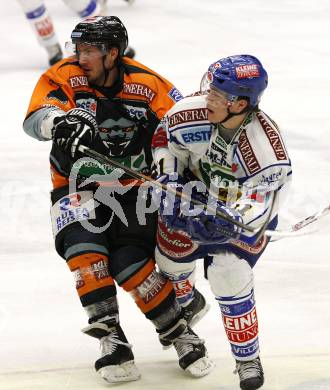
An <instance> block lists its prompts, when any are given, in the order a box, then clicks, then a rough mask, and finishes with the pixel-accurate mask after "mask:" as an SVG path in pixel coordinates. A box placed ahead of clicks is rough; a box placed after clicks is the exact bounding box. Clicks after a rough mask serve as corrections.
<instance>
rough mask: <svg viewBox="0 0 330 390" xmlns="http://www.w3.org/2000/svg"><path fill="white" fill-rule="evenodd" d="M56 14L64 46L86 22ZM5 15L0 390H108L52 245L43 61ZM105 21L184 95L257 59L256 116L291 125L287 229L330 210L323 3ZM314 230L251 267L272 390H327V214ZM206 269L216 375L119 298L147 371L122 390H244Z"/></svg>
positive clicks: (190, 9)
mask: <svg viewBox="0 0 330 390" xmlns="http://www.w3.org/2000/svg"><path fill="white" fill-rule="evenodd" d="M47 4H48V6H49V9H50V11H51V13H52V16H53V20H54V23H55V26H56V29H57V33H58V36H59V38H60V40H61V42H62V43H64V42H65V41H66V40H68V38H69V35H70V32H71V29H72V27H73V26H74V25H75V24H76V23H77V22H78V18H77V17H76V16H75V15H74V14H72V13H71V11H69V10H68V9H67V8H66V7H65V5H64V4H63V3H62V2H61V1H60V0H52V1H48V2H47ZM1 7H2V11H1V16H2V20H1V23H0V36H1V37H2V40H1V41H2V48H3V49H2V52H1V57H0V86H1V135H0V136H1V142H0V159H1V186H0V207H1V214H0V215H1V235H0V248H1V254H0V264H1V269H0V389H1V390H14V389H15V390H16V389H24V390H39V389H45V390H57V389H66V390H76V389H77V390H78V389H79V390H85V389H102V388H106V387H107V385H106V384H104V383H102V381H101V379H99V378H98V376H97V375H96V374H95V373H94V371H93V368H92V365H93V361H94V360H95V358H96V357H97V354H98V348H97V345H96V343H95V341H94V340H93V339H90V338H89V337H87V336H84V335H83V334H81V333H80V332H79V329H80V328H81V327H83V326H85V324H86V317H85V314H84V312H83V311H82V310H81V308H80V304H79V301H78V299H77V297H76V292H75V289H74V285H73V282H72V276H71V274H70V272H69V271H68V269H67V268H66V265H65V263H64V261H63V260H61V259H60V258H59V257H58V256H57V254H56V253H55V250H54V249H53V242H52V237H51V226H50V222H49V211H48V209H49V200H48V192H49V189H50V180H49V172H48V152H49V148H50V145H49V143H41V142H37V141H36V140H34V139H32V138H29V137H28V136H27V135H25V134H24V133H23V130H22V126H21V124H22V121H23V118H24V115H25V112H26V109H27V106H28V102H29V99H30V96H31V93H32V90H33V88H34V85H35V83H36V81H37V79H38V77H39V76H40V74H41V73H42V72H43V71H44V70H45V69H46V67H47V58H46V54H45V52H44V50H43V49H42V48H41V47H39V46H38V44H37V42H36V40H35V38H34V36H33V35H32V32H31V30H30V26H29V25H28V23H27V22H26V20H25V18H24V16H23V14H22V12H21V10H20V8H19V5H18V4H17V3H16V2H15V1H9V2H1ZM109 12H110V13H112V14H115V15H118V16H119V17H121V18H122V19H123V21H124V22H125V23H126V25H127V28H128V31H129V36H130V43H131V45H132V46H133V47H134V48H135V49H136V51H137V60H139V61H141V62H142V63H145V64H146V65H148V66H149V67H151V68H153V69H154V70H156V71H158V72H159V73H161V74H162V75H164V76H166V77H167V78H168V79H170V80H171V81H173V82H174V83H175V84H176V85H177V87H178V88H179V89H180V90H181V91H182V92H183V93H184V94H188V93H190V92H192V91H194V90H196V89H197V88H198V86H199V80H200V78H201V76H202V74H203V73H204V71H205V70H206V68H207V66H208V65H209V63H211V62H213V61H215V60H216V59H218V58H221V57H224V56H227V55H230V54H242V53H250V54H254V55H256V56H257V57H259V58H260V59H261V61H262V62H263V64H264V66H265V67H266V68H267V70H268V72H269V76H270V83H269V88H268V90H267V91H266V92H265V95H264V97H263V99H262V104H261V107H262V108H263V109H264V111H266V112H267V113H268V114H269V115H270V116H271V117H273V118H274V119H275V120H276V121H277V122H278V123H279V124H280V126H281V127H282V129H283V133H284V136H285V138H286V140H287V145H288V148H289V151H290V155H291V158H292V161H293V167H294V179H293V186H292V192H291V195H290V198H289V202H288V204H287V207H286V209H285V210H284V213H283V220H282V227H283V228H285V227H286V226H288V224H291V223H294V222H296V221H297V220H300V219H302V218H304V217H305V216H307V215H309V214H311V213H313V212H315V211H317V210H319V209H320V208H323V207H325V206H326V205H327V204H329V203H330V183H329V182H330V180H329V172H330V157H329V150H330V141H329V134H330V120H329V113H328V111H329V108H328V106H327V105H328V102H329V91H330V77H329V69H330V53H329V38H330V36H329V35H330V33H329V32H330V28H329V19H330V3H329V1H328V0H318V1H317V2H311V1H307V0H288V1H284V0H267V1H261V0H259V1H257V0H232V1H225V0H204V1H201V0H167V1H154V0H136V2H135V3H134V5H133V6H132V7H128V6H127V5H126V3H125V2H124V1H122V0H113V1H111V0H109ZM319 227H320V230H319V231H318V232H317V233H315V234H313V235H310V236H305V237H300V238H295V239H290V240H289V239H286V240H281V241H278V242H276V243H273V244H271V245H270V246H269V248H268V250H267V251H266V252H265V254H264V256H263V257H262V259H261V260H260V262H259V263H258V264H257V266H256V268H255V280H256V298H257V303H258V314H259V320H260V330H261V333H260V341H261V348H262V361H263V364H264V368H265V372H266V383H265V386H264V389H266V390H321V389H322V390H329V389H330V341H329V324H330V284H329V280H330V261H329V260H330V255H329V253H330V239H329V238H330V237H329V228H330V217H326V218H325V219H324V220H323V221H322V223H320V225H319ZM199 271H200V272H199V278H198V286H199V288H200V290H201V291H202V292H203V293H204V294H205V295H206V296H207V298H208V300H209V301H210V303H211V305H212V309H211V311H210V312H209V313H208V315H207V317H205V319H204V320H203V321H202V322H201V323H200V324H199V325H198V327H197V331H198V333H199V334H200V336H201V337H204V338H205V339H206V342H207V345H208V349H209V353H210V355H211V356H212V357H213V359H214V360H215V361H216V364H217V367H216V369H215V370H214V371H213V373H212V374H210V375H209V376H207V377H205V378H202V379H197V380H196V379H191V378H188V377H187V376H186V375H185V374H184V373H183V372H181V371H180V369H179V367H178V364H177V359H176V355H175V352H174V351H173V350H168V351H162V349H161V347H160V345H159V343H158V341H157V337H156V334H155V332H154V331H153V329H152V326H151V325H150V324H149V323H148V322H147V321H146V320H145V319H144V317H143V316H142V315H141V314H140V313H139V311H138V310H137V308H136V307H135V305H134V304H133V302H132V301H131V298H130V297H129V296H128V295H127V294H125V293H122V292H121V291H119V300H120V311H121V321H122V324H123V327H124V329H125V331H126V333H127V336H128V338H129V341H130V342H131V343H133V344H134V353H135V356H136V362H137V365H138V367H139V368H140V370H141V372H142V379H141V380H140V381H138V382H133V383H129V384H123V385H120V388H123V389H126V388H127V389H134V390H138V389H142V388H143V389H145V388H146V389H164V390H165V389H166V390H167V389H168V388H172V389H173V390H174V389H175V390H176V389H178V390H179V389H180V390H185V389H203V390H204V389H205V390H206V389H207V390H209V389H211V390H229V389H238V379H237V377H236V376H235V375H233V374H232V371H233V369H234V364H233V360H232V357H231V355H230V351H229V346H228V343H227V342H226V340H225V337H224V332H223V330H222V325H221V319H220V313H219V311H218V308H217V306H216V303H215V302H214V300H213V298H212V295H211V293H210V291H209V288H208V285H207V282H206V281H205V280H203V278H202V270H201V269H200V268H199ZM109 386H110V385H109ZM109 386H108V387H109ZM110 387H111V386H110Z"/></svg>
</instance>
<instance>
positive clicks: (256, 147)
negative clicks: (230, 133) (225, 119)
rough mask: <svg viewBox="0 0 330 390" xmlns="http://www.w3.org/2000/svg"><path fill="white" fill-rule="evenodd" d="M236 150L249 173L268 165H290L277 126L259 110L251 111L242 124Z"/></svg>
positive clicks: (254, 172)
mask: <svg viewBox="0 0 330 390" xmlns="http://www.w3.org/2000/svg"><path fill="white" fill-rule="evenodd" d="M237 152H238V153H239V154H240V155H241V158H240V160H241V161H242V162H243V163H244V165H245V166H246V168H247V171H248V173H249V174H256V173H257V172H258V171H261V170H263V169H265V168H266V167H269V166H277V165H290V158H289V156H288V152H287V150H286V146H285V142H284V140H283V137H282V135H281V132H280V130H279V128H278V126H277V125H276V123H275V122H274V121H273V120H272V119H271V118H270V117H269V116H268V115H266V114H265V113H264V112H263V111H261V110H259V111H257V112H255V113H253V114H252V115H251V116H250V118H249V120H248V122H247V123H246V124H245V125H244V126H243V129H242V131H241V133H240V135H239V139H238V148H237Z"/></svg>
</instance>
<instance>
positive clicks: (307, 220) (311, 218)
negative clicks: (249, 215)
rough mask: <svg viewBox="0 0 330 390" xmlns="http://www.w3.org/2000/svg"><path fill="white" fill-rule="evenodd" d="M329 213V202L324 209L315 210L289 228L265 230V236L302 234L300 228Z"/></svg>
mask: <svg viewBox="0 0 330 390" xmlns="http://www.w3.org/2000/svg"><path fill="white" fill-rule="evenodd" d="M329 213H330V204H329V205H328V206H326V207H325V208H324V209H322V210H319V211H317V212H316V213H314V214H312V215H310V216H308V217H306V218H304V219H302V220H301V221H299V222H297V223H295V224H294V225H292V226H290V228H289V229H285V230H266V231H265V234H266V236H273V237H275V238H276V237H278V238H282V237H283V238H284V237H290V236H293V237H294V236H300V235H303V234H307V233H303V232H301V230H303V229H304V228H305V227H306V226H308V225H310V224H311V223H314V222H316V221H319V220H320V219H321V218H323V217H325V216H326V215H328V214H329Z"/></svg>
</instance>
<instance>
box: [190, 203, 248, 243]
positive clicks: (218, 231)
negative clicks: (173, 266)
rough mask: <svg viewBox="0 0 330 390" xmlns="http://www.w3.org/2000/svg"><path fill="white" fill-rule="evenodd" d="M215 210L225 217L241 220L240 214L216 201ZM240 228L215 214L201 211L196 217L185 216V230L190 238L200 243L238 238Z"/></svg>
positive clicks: (220, 241)
mask: <svg viewBox="0 0 330 390" xmlns="http://www.w3.org/2000/svg"><path fill="white" fill-rule="evenodd" d="M217 211H219V212H221V213H222V214H224V215H226V216H227V217H229V218H231V219H233V220H235V221H239V222H242V217H241V215H240V214H239V213H238V212H237V211H236V210H235V209H231V208H228V207H226V206H224V205H223V204H220V202H218V205H217ZM241 231H242V229H241V228H240V227H239V226H236V225H234V224H233V223H232V222H230V221H226V220H224V219H222V218H221V217H218V216H216V215H208V214H206V213H205V212H202V213H201V214H200V215H198V216H196V217H190V218H187V232H188V233H189V235H190V236H191V238H192V239H193V240H194V241H196V242H199V243H200V244H221V243H225V242H227V241H229V240H230V239H239V237H240V233H241Z"/></svg>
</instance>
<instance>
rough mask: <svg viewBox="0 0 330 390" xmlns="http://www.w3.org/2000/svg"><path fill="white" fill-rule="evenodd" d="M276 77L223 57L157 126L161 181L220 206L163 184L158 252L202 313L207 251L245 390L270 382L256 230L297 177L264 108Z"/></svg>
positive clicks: (189, 304)
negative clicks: (262, 346)
mask: <svg viewBox="0 0 330 390" xmlns="http://www.w3.org/2000/svg"><path fill="white" fill-rule="evenodd" d="M267 83H268V76H267V72H266V70H265V69H264V68H263V66H262V64H261V63H260V61H259V60H258V59H257V58H255V57H253V56H251V55H236V56H230V57H227V58H223V59H220V60H218V61H216V62H215V63H213V64H211V65H210V67H209V69H208V72H207V74H206V75H205V77H204V79H203V82H202V84H203V85H204V86H205V85H206V88H205V89H206V90H207V91H206V92H205V93H201V94H197V95H195V96H190V97H186V98H184V99H182V100H180V101H179V102H178V103H176V104H175V106H174V107H172V109H171V110H170V111H169V112H168V113H167V114H166V116H165V118H164V119H163V121H162V123H161V125H160V127H159V128H158V131H157V132H158V135H159V136H158V139H163V143H162V142H159V143H158V144H157V145H156V147H155V149H154V159H155V161H156V162H157V168H158V180H159V181H161V182H162V183H163V184H167V185H168V186H174V187H176V189H177V190H178V191H179V192H181V191H182V192H183V193H184V194H186V196H188V195H189V196H190V195H191V198H192V199H194V198H195V199H196V200H198V201H202V202H203V203H207V204H208V205H209V206H210V205H213V207H208V209H205V208H201V207H200V206H196V205H195V206H194V205H193V202H191V203H190V202H188V201H186V200H185V199H183V198H182V199H180V197H179V196H176V197H174V196H173V195H171V194H170V193H167V194H166V195H165V194H164V193H163V194H162V195H161V196H160V193H159V191H158V192H157V190H155V191H154V200H155V202H159V203H158V204H159V206H160V207H159V210H160V218H159V226H158V233H157V249H156V261H157V263H158V266H159V268H160V269H161V271H162V272H163V273H164V274H166V275H167V277H168V278H169V279H170V280H171V281H172V283H173V286H174V288H175V290H176V295H177V298H178V300H179V302H180V304H181V305H182V306H183V308H184V310H185V312H186V317H193V316H196V317H198V316H199V315H200V313H201V312H202V311H203V310H205V306H206V303H205V299H204V298H203V296H202V295H201V294H200V293H199V292H198V291H197V290H196V289H195V287H194V270H195V262H196V260H197V259H200V258H204V264H205V275H206V276H207V278H208V281H209V283H210V286H211V290H212V292H213V294H214V296H215V298H216V300H217V301H218V304H219V306H220V310H221V314H222V320H223V325H224V328H225V332H226V335H227V338H228V340H229V343H230V345H231V351H232V354H233V355H234V358H235V360H236V369H237V372H238V374H239V379H240V386H241V389H245V390H254V389H258V388H259V387H261V386H262V385H263V382H264V374H263V369H262V365H261V362H260V357H259V342H258V319H257V314H256V306H255V298H254V283H253V272H252V268H253V266H254V265H255V264H256V262H257V260H258V259H259V257H260V256H261V254H262V253H263V251H264V250H265V248H266V246H267V244H268V242H269V238H267V237H266V236H261V237H260V236H258V234H257V233H256V230H257V229H258V228H260V227H262V226H267V229H275V227H276V226H277V219H278V211H279V208H280V206H281V204H282V203H281V201H282V200H283V199H282V194H283V192H284V189H285V188H286V187H287V184H288V183H289V181H290V178H291V163H290V159H289V157H288V153H287V150H286V147H285V144H284V141H283V138H282V135H281V133H280V131H279V129H278V127H277V125H276V124H275V122H274V121H273V120H272V119H270V117H269V116H267V115H266V114H265V113H264V112H263V111H261V110H260V109H259V107H258V104H259V102H260V98H261V95H262V93H263V92H264V90H265V89H266V87H267ZM165 130H166V137H165ZM161 136H163V137H161ZM166 141H167V142H166ZM167 143H168V145H166V144H167ZM161 199H162V200H161ZM214 209H217V211H218V212H220V213H222V214H225V215H226V216H227V217H229V218H230V219H229V221H228V220H225V219H222V218H220V217H218V216H217V215H216V213H215V210H214ZM233 221H239V222H243V223H244V224H246V225H248V226H249V227H251V228H255V231H252V232H251V231H248V230H246V229H244V228H243V229H242V227H239V226H237V225H236V224H235V223H233ZM190 320H191V318H190Z"/></svg>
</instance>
